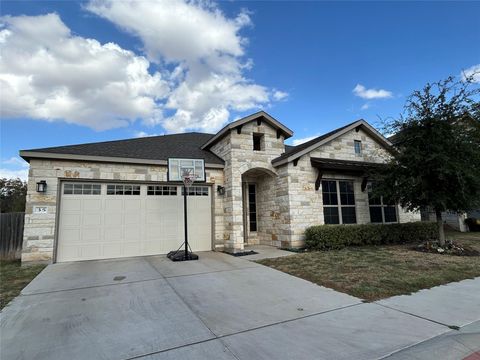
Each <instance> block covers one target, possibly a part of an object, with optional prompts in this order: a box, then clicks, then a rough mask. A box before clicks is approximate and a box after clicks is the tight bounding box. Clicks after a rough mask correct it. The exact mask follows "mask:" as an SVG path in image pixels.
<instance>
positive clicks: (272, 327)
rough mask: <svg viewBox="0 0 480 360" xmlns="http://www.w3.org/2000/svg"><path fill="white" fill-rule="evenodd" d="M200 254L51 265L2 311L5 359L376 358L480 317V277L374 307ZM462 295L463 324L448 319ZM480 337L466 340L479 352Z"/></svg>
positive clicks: (0, 344) (0, 342) (247, 264)
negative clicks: (188, 258) (444, 314)
mask: <svg viewBox="0 0 480 360" xmlns="http://www.w3.org/2000/svg"><path fill="white" fill-rule="evenodd" d="M199 255H200V260H199V261H192V262H184V263H173V262H171V261H170V260H168V259H166V258H165V257H164V256H152V257H143V258H130V259H122V260H108V261H88V262H77V263H63V264H54V265H50V266H48V267H47V268H46V269H45V270H44V271H43V272H42V273H41V274H40V275H39V276H38V277H37V278H36V279H35V280H34V281H32V282H31V283H30V284H29V285H28V286H27V287H26V288H25V289H24V290H23V292H22V295H21V296H19V297H18V298H17V299H15V300H14V301H13V302H12V303H11V304H10V305H8V306H7V307H6V308H5V309H4V310H3V311H2V313H1V320H0V326H1V328H0V330H1V336H0V349H1V350H0V358H2V360H3V359H29V358H35V359H66V358H67V359H69V360H70V359H72V360H73V359H192V358H195V359H237V360H238V359H252V358H254V359H292V358H295V359H376V358H383V357H386V356H389V355H392V354H393V356H404V355H403V354H405V353H404V352H403V351H408V350H406V349H409V348H411V349H414V348H412V346H414V345H417V344H420V345H418V346H421V345H422V344H428V343H429V339H432V338H435V337H436V336H439V335H441V336H445V337H447V336H450V335H448V334H451V333H452V330H451V329H450V328H449V327H448V326H447V325H452V324H460V325H462V324H466V323H468V322H469V321H470V322H472V321H474V320H479V319H480V316H479V315H478V312H477V310H478V309H477V304H479V302H478V295H479V294H478V293H479V292H480V283H479V281H480V280H479V279H476V280H471V281H466V282H460V283H456V284H451V285H447V286H446V288H448V289H450V287H453V288H454V290H452V291H449V290H447V289H443V287H440V288H441V289H437V288H434V289H431V290H427V291H426V292H425V293H423V292H420V293H417V294H414V295H412V296H409V297H407V299H403V298H401V297H398V299H396V298H392V299H387V300H385V301H381V302H378V303H363V302H362V301H361V300H360V299H357V298H355V297H352V296H349V295H346V294H343V293H339V292H336V291H334V290H331V289H327V288H324V287H321V286H317V285H315V284H312V283H310V282H308V281H305V280H302V279H299V278H296V277H293V276H290V275H288V274H285V273H282V272H279V271H276V270H274V269H271V268H268V267H265V266H262V265H259V264H256V263H254V262H251V261H248V260H246V259H242V258H235V257H233V256H230V255H226V254H222V253H213V252H207V253H200V254H199ZM429 294H433V295H429ZM456 297H458V299H456V301H457V303H460V304H461V306H463V307H464V308H463V312H462V314H461V315H459V316H458V317H455V315H454V313H451V314H450V317H449V318H446V317H442V314H441V310H442V309H443V311H445V309H447V311H448V309H449V308H448V306H451V308H450V309H451V310H452V311H453V310H457V309H456V308H455V306H457V305H456V303H455V301H454V300H455V298H456ZM417 298H418V299H419V300H416V299H417ZM429 298H431V299H433V301H434V302H430V307H433V308H436V309H438V311H437V312H435V311H433V310H432V309H430V308H429V306H428V304H429ZM422 304H423V305H422ZM420 305H422V306H420ZM475 317H477V318H476V319H475ZM477 330H478V329H477V328H475V327H474V328H473V330H469V329H467V328H465V329H463V328H462V330H461V331H463V332H465V334H467V332H468V334H467V335H466V336H470V337H471V339H472V340H471V341H472V342H474V341H475V340H476V336H477V335H478V334H476V331H477ZM455 333H459V332H458V331H456V332H455ZM430 341H434V340H430ZM469 341H470V340H469ZM466 344H467V343H466ZM468 344H470V343H468ZM465 346H466V347H467V348H469V347H468V346H467V345H465ZM470 348H472V349H473V347H470ZM463 350H465V349H463ZM418 351H420V350H418ZM462 354H463V353H462ZM404 358H405V357H404Z"/></svg>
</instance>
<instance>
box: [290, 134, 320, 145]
mask: <svg viewBox="0 0 480 360" xmlns="http://www.w3.org/2000/svg"><path fill="white" fill-rule="evenodd" d="M318 136H319V135H313V136H307V137H304V138H301V139H294V140H293V141H292V145H293V146H297V145H300V144H303V143H306V142H307V141H310V140H313V139H315V138H316V137H318Z"/></svg>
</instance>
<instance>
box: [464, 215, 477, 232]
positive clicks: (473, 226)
mask: <svg viewBox="0 0 480 360" xmlns="http://www.w3.org/2000/svg"><path fill="white" fill-rule="evenodd" d="M465 224H467V225H468V229H469V230H470V231H480V219H474V218H467V219H465Z"/></svg>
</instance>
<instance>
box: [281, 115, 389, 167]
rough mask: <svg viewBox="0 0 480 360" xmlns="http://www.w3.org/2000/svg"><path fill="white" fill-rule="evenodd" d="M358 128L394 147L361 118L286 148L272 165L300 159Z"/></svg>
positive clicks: (382, 142)
mask: <svg viewBox="0 0 480 360" xmlns="http://www.w3.org/2000/svg"><path fill="white" fill-rule="evenodd" d="M356 128H362V129H363V130H364V131H365V132H366V133H367V134H368V135H370V136H371V137H372V138H373V139H374V140H375V141H377V142H378V143H380V144H381V145H382V146H384V147H385V148H386V149H390V148H391V147H392V143H391V142H390V141H388V140H387V139H386V138H385V137H384V136H383V135H382V134H380V133H379V132H378V131H377V130H376V129H375V128H374V127H373V126H371V125H370V124H369V123H368V122H366V121H365V120H363V119H360V120H357V121H354V122H352V123H350V124H347V125H345V126H342V127H340V128H338V129H335V130H332V131H330V132H328V133H326V134H324V135H320V136H318V137H316V138H315V139H312V140H310V141H307V142H305V143H303V144H300V145H297V146H295V147H293V148H289V149H286V151H285V153H283V154H282V155H281V156H279V157H277V158H275V159H273V160H272V165H273V166H280V165H283V164H286V163H288V162H290V161H293V160H295V159H298V158H299V157H301V156H302V155H305V154H307V153H309V152H311V151H313V150H315V149H316V148H318V147H320V146H322V145H324V144H326V143H328V142H330V141H332V140H334V139H336V138H338V137H339V136H342V135H343V134H345V133H347V132H349V131H351V130H353V129H356Z"/></svg>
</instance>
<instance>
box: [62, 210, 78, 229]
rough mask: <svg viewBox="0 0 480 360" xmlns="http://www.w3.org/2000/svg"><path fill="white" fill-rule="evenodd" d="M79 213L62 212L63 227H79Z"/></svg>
mask: <svg viewBox="0 0 480 360" xmlns="http://www.w3.org/2000/svg"><path fill="white" fill-rule="evenodd" d="M80 220H81V218H80V213H70V212H64V213H63V214H62V221H63V225H64V226H65V227H68V226H75V227H78V226H79V225H80Z"/></svg>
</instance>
